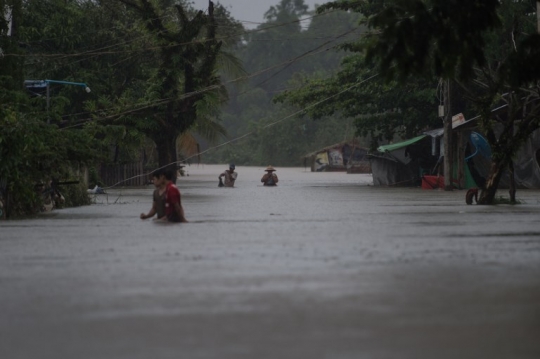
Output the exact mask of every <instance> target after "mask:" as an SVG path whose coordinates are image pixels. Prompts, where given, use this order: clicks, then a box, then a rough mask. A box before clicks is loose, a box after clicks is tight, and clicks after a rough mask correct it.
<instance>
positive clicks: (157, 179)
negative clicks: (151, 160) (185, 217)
mask: <svg viewBox="0 0 540 359" xmlns="http://www.w3.org/2000/svg"><path fill="white" fill-rule="evenodd" d="M152 183H154V186H155V187H156V189H155V190H154V194H153V201H152V208H151V209H150V211H149V212H148V213H147V214H144V213H141V216H140V217H141V219H148V218H152V217H154V216H155V215H156V214H157V219H165V175H164V173H163V171H162V170H156V171H154V172H152Z"/></svg>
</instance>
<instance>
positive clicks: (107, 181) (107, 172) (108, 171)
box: [100, 161, 148, 186]
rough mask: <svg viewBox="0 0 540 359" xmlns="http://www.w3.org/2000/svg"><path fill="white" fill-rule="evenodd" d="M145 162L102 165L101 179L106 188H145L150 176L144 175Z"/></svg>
mask: <svg viewBox="0 0 540 359" xmlns="http://www.w3.org/2000/svg"><path fill="white" fill-rule="evenodd" d="M144 174H145V172H144V166H143V162H142V161H140V162H133V163H125V164H115V165H101V168H100V178H101V181H102V182H103V184H104V186H114V185H116V184H118V186H144V185H145V184H146V183H147V182H148V176H145V175H144Z"/></svg>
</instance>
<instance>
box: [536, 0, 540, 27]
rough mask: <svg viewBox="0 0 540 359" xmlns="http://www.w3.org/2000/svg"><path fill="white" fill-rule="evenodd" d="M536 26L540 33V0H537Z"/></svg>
mask: <svg viewBox="0 0 540 359" xmlns="http://www.w3.org/2000/svg"><path fill="white" fill-rule="evenodd" d="M536 26H537V29H538V33H539V34H540V0H536Z"/></svg>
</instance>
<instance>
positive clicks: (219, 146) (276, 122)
mask: <svg viewBox="0 0 540 359" xmlns="http://www.w3.org/2000/svg"><path fill="white" fill-rule="evenodd" d="M377 76H379V74H375V75H372V76H370V77H368V78H367V79H365V80H362V81H360V82H357V83H356V84H354V85H351V86H349V87H347V88H346V89H344V90H341V91H340V92H338V93H335V94H333V95H331V96H328V97H326V98H324V99H322V100H319V101H317V102H314V103H312V104H311V105H308V106H306V107H304V108H302V109H300V110H298V111H296V112H293V113H291V114H289V115H287V116H285V117H283V118H281V119H279V120H277V121H274V122H272V123H269V124H266V125H264V126H262V127H261V129H262V130H265V129H267V128H270V127H272V126H274V125H277V124H278V123H281V122H283V121H285V120H288V119H289V118H291V117H294V116H296V115H299V114H301V113H303V112H306V111H307V110H309V109H311V108H313V107H315V106H317V105H320V104H321V103H324V102H326V101H328V100H331V99H333V98H335V97H337V96H339V95H341V94H343V93H345V92H347V91H350V90H352V89H353V88H355V87H357V86H360V85H362V84H364V83H366V82H368V81H370V80H372V79H374V78H375V77H377ZM255 132H256V131H249V132H247V133H245V134H243V135H241V136H238V137H236V138H234V139H232V140H229V141H227V142H224V143H222V144H220V145H217V146H214V147H211V148H208V149H207V150H204V151H201V152H199V153H196V154H194V155H192V156H190V157H188V158H185V159H183V160H180V161H176V162H171V163H168V164H166V165H164V166H161V167H159V168H156V169H154V170H153V171H152V172H154V171H157V170H160V169H163V168H166V167H169V166H171V165H175V164H179V163H182V162H185V161H188V160H190V159H192V158H196V157H198V156H200V155H203V154H205V153H207V152H209V151H211V150H215V149H218V148H221V147H224V146H227V145H229V144H231V143H233V142H238V141H240V140H242V139H244V138H246V137H249V136H251V135H253V134H254V133H255ZM152 172H149V173H143V174H141V175H136V176H133V177H130V178H127V179H124V180H122V181H120V182H118V183H115V184H114V185H112V186H109V187H105V188H104V189H110V188H114V187H116V186H118V185H120V184H122V183H124V182H127V181H130V180H132V179H135V178H139V177H142V176H149V175H150V174H151V173H152Z"/></svg>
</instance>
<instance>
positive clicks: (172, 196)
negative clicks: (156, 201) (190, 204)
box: [165, 182, 180, 217]
mask: <svg viewBox="0 0 540 359" xmlns="http://www.w3.org/2000/svg"><path fill="white" fill-rule="evenodd" d="M176 203H178V204H180V191H179V190H178V187H176V186H175V185H174V184H173V183H172V182H171V183H169V184H167V187H166V191H165V215H166V216H167V217H169V216H170V215H172V214H173V213H175V212H176V210H175V208H174V207H175V204H176Z"/></svg>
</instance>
